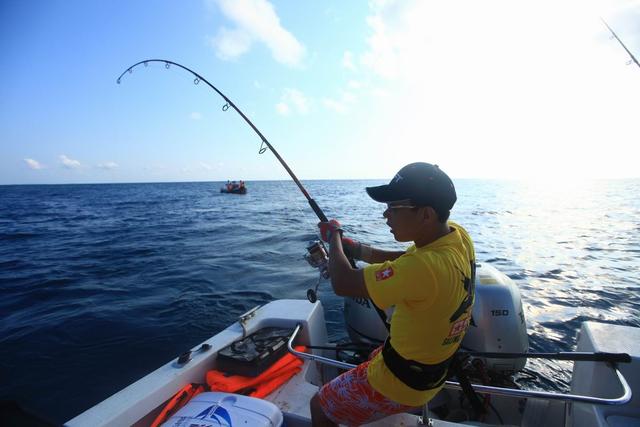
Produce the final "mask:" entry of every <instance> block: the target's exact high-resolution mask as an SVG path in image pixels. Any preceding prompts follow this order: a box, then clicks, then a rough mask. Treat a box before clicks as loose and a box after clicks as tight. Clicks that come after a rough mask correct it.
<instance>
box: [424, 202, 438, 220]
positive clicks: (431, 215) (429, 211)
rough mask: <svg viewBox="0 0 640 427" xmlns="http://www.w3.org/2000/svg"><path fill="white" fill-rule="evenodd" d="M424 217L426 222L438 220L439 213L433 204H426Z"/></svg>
mask: <svg viewBox="0 0 640 427" xmlns="http://www.w3.org/2000/svg"><path fill="white" fill-rule="evenodd" d="M422 218H423V219H424V220H425V221H426V222H434V221H437V220H438V214H437V213H436V210H435V209H433V208H432V207H431V206H425V208H424V214H423V217H422Z"/></svg>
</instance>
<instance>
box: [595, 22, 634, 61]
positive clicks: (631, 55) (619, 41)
mask: <svg viewBox="0 0 640 427" xmlns="http://www.w3.org/2000/svg"><path fill="white" fill-rule="evenodd" d="M600 20H601V21H602V23H603V24H604V25H605V27H607V29H608V30H609V32H610V33H611V34H612V35H613V37H615V39H616V40H618V43H620V46H622V48H623V49H624V50H625V51H626V52H627V54H628V55H629V56H630V57H631V59H630V60H629V62H627V65H629V64H631V62H632V61H633V62H635V63H636V65H637V66H638V67H640V63H638V60H637V59H636V57H635V56H634V55H633V53H631V51H630V50H629V49H627V46H625V44H624V43H623V42H622V40H620V38H619V37H618V35H617V34H616V33H615V32H614V31H613V30H612V29H611V27H610V26H609V24H607V21H605V20H604V19H602V18H600Z"/></svg>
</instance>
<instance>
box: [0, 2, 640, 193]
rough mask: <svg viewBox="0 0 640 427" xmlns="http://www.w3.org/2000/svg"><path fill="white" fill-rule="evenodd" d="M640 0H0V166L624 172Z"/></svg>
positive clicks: (80, 179) (9, 173)
mask: <svg viewBox="0 0 640 427" xmlns="http://www.w3.org/2000/svg"><path fill="white" fill-rule="evenodd" d="M601 18H602V19H604V20H605V21H606V22H607V23H608V24H609V25H610V26H611V27H612V29H613V30H614V31H615V32H616V33H617V35H618V36H619V37H620V38H621V40H622V41H623V42H624V43H625V44H626V45H627V47H628V48H629V49H630V50H631V51H632V52H633V53H634V54H635V56H636V57H637V58H640V0H633V1H631V0H609V1H604V0H599V1H595V0H586V1H584V0H580V1H577V0H576V1H574V0H566V1H561V2H560V1H557V0H537V1H513V0H508V1H507V0H490V1H477V0H465V1H458V0H451V1H447V2H443V1H431V0H415V1H411V0H404V1H394V0H371V1H369V2H365V1H349V2H345V1H342V0H326V1H315V2H311V1H275V0H272V1H267V0H157V1H153V2H146V1H142V0H110V1H97V0H40V1H36V0H0V53H1V54H0V185H3V184H57V183H101V182H170V181H224V180H227V179H236V180H237V179H244V180H246V181H251V180H270V179H274V180H277V179H288V175H287V173H286V171H285V169H284V168H283V167H282V166H281V165H280V164H279V163H278V161H277V159H276V158H275V157H274V156H273V155H272V154H271V153H270V152H269V151H267V152H265V153H264V154H259V153H258V151H259V148H260V138H259V137H258V136H257V135H256V134H255V133H254V132H253V131H252V129H251V128H250V127H249V126H248V125H247V124H246V123H244V122H243V121H242V119H241V117H240V116H239V115H238V114H237V113H235V112H234V111H233V110H232V109H229V110H228V111H223V108H222V107H223V106H224V104H225V102H224V100H223V99H222V98H221V97H220V96H218V95H217V94H216V93H215V92H214V91H213V90H211V89H210V88H208V87H207V86H206V85H205V84H203V83H199V84H194V78H193V76H192V75H190V74H189V73H187V72H186V71H184V70H181V69H179V68H177V67H170V68H169V69H167V68H166V67H165V66H164V64H162V63H150V64H149V65H148V66H147V67H143V66H140V67H136V68H135V69H134V70H133V72H132V73H127V74H125V75H124V77H123V78H122V80H121V83H120V84H117V83H116V79H117V77H118V76H119V75H120V74H121V73H122V72H123V71H125V70H127V69H128V68H129V67H130V66H131V65H133V64H135V63H137V62H139V61H142V60H145V59H153V58H157V59H166V60H170V61H174V62H177V63H179V64H182V65H184V66H186V67H188V68H190V69H192V70H194V71H196V72H197V73H199V74H200V75H202V76H203V77H204V78H206V79H207V80H208V81H209V82H211V83H212V84H213V85H214V86H216V87H217V88H218V89H219V90H221V91H222V92H223V93H224V94H225V95H226V96H227V97H228V98H229V99H231V100H232V101H233V102H234V103H235V104H236V105H237V106H238V107H239V108H240V109H241V110H242V111H243V112H244V113H245V114H246V115H247V116H248V117H249V118H250V119H251V120H252V121H253V123H254V124H255V125H256V126H257V128H258V129H259V130H260V131H261V132H262V134H263V135H264V136H265V137H266V138H267V139H268V140H269V142H270V143H271V144H272V145H273V146H274V148H275V149H276V150H277V151H278V152H279V154H280V155H281V156H282V158H283V159H284V160H285V161H286V162H287V164H288V165H289V167H290V168H291V170H293V172H294V173H295V174H296V175H297V177H298V178H299V179H301V180H302V181H304V180H308V179H390V178H391V177H392V176H393V175H394V174H395V173H396V172H397V170H399V169H400V168H401V167H402V166H404V165H405V164H407V163H411V162H415V161H424V162H429V163H435V164H438V165H439V166H440V167H441V168H442V169H443V170H444V171H445V172H447V173H448V174H449V175H450V176H451V177H453V178H454V179H455V178H482V179H485V178H488V179H493V178H497V179H534V180H541V179H544V180H547V179H563V180H582V179H590V178H635V177H640V168H639V167H638V166H637V153H638V149H637V146H638V143H640V138H639V137H638V127H639V125H638V123H640V121H639V120H638V111H639V110H638V100H640V67H638V66H636V65H635V64H634V63H631V64H628V62H629V61H630V57H629V55H628V54H627V53H626V52H625V50H624V49H623V48H622V46H621V45H620V43H618V42H617V41H616V40H615V39H613V38H612V37H611V33H610V32H609V31H608V30H607V28H606V26H605V25H604V24H603V22H602V21H601Z"/></svg>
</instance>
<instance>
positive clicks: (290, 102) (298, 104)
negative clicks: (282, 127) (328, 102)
mask: <svg viewBox="0 0 640 427" xmlns="http://www.w3.org/2000/svg"><path fill="white" fill-rule="evenodd" d="M309 104H310V102H309V100H308V99H307V97H306V96H305V95H304V94H303V93H302V92H300V91H299V90H297V89H289V88H287V89H285V90H284V92H283V94H282V96H281V98H280V102H279V103H278V104H276V111H278V113H279V114H281V115H283V116H288V115H289V114H291V113H292V112H296V113H298V114H302V115H304V114H307V113H308V112H309Z"/></svg>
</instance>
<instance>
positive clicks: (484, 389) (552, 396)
mask: <svg viewBox="0 0 640 427" xmlns="http://www.w3.org/2000/svg"><path fill="white" fill-rule="evenodd" d="M301 328H302V325H300V324H298V325H297V326H296V328H295V329H294V331H293V334H292V335H291V337H290V338H289V342H288V343H287V346H288V348H289V352H290V353H293V354H295V355H296V356H298V357H300V358H302V359H305V360H311V361H314V362H318V363H322V364H325V365H330V366H335V367H337V368H342V369H352V368H355V367H356V365H354V364H351V363H345V362H340V361H339V360H334V359H330V358H328V357H323V356H318V355H316V354H310V353H304V352H300V351H296V350H295V349H294V348H293V341H294V340H295V338H296V336H297V335H298V332H299V331H300V329H301ZM610 366H611V368H612V369H613V370H614V371H615V373H616V375H617V376H618V380H619V381H620V385H622V389H623V393H622V396H620V397H615V398H602V397H595V396H584V395H579V394H568V393H554V392H548V391H538V390H518V389H513V388H504V387H493V386H487V385H480V384H471V386H472V387H473V389H474V390H475V391H476V392H477V393H482V394H490V395H497V396H512V397H526V398H535V399H548V400H560V401H565V402H580V403H591V404H596V405H624V404H625V403H628V402H629V401H630V400H631V397H632V393H631V387H629V384H628V383H627V380H625V378H624V376H623V375H622V373H620V371H619V370H618V368H617V367H615V366H614V365H610ZM444 387H445V388H448V389H453V390H462V386H461V385H460V383H457V382H455V381H446V382H445V385H444Z"/></svg>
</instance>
